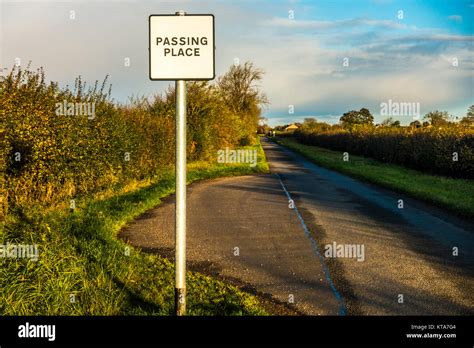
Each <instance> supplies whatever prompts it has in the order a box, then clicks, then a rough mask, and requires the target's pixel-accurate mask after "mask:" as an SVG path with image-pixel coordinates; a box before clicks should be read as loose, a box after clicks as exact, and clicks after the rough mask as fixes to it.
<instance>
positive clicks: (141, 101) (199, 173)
mask: <svg viewBox="0 0 474 348" xmlns="http://www.w3.org/2000/svg"><path fill="white" fill-rule="evenodd" d="M261 77H262V73H261V72H260V71H259V70H258V69H255V68H254V67H253V66H252V65H251V64H250V63H246V64H245V65H241V66H233V67H232V68H231V69H230V70H229V72H228V73H227V74H226V75H224V76H223V77H222V78H221V79H219V80H218V81H217V83H215V84H209V83H207V82H195V83H188V85H187V87H188V110H187V112H188V149H187V151H188V161H189V164H188V182H193V181H196V180H202V179H211V178H216V177H220V176H229V175H244V174H250V173H256V172H257V173H258V172H266V171H268V165H267V164H266V161H265V156H264V154H263V150H262V149H261V146H260V144H259V141H258V139H257V138H256V129H257V124H258V121H259V117H260V105H261V104H262V103H264V102H265V98H264V96H263V95H262V94H261V93H260V92H259V90H258V85H257V84H258V82H259V80H260V79H261ZM236 79H238V81H236ZM232 80H234V82H235V83H237V82H239V81H240V82H242V83H241V84H240V86H241V87H242V88H240V89H238V90H231V89H229V88H230V85H231V81H232ZM105 90H108V92H105ZM231 100H241V101H243V104H242V105H240V106H239V107H238V108H237V109H236V107H237V106H236V104H231V103H230V102H229V101H231ZM64 101H66V102H67V103H94V108H95V115H94V117H87V116H84V115H67V114H66V115H64V114H63V115H58V113H56V112H55V111H56V110H57V108H58V103H64ZM66 105H67V104H66ZM241 114H242V115H244V116H242V117H241V116H240V115H241ZM226 147H229V148H239V149H249V150H253V149H257V150H258V164H257V166H255V167H251V166H249V164H248V163H234V164H221V163H218V162H217V160H216V158H217V151H218V150H220V149H224V148H226ZM173 163H174V90H173V88H169V89H168V91H167V92H166V93H164V94H163V95H157V96H154V97H153V98H144V97H141V98H133V99H132V100H131V101H130V103H129V104H127V105H121V104H118V103H116V102H114V101H113V100H112V99H111V98H110V90H109V89H107V84H106V81H104V83H103V84H102V85H101V86H100V87H99V86H98V84H97V83H96V84H95V86H94V87H92V88H87V87H86V85H85V84H84V83H83V82H82V81H81V80H80V79H77V80H76V82H75V87H74V89H72V90H71V89H69V88H67V87H66V88H60V87H59V86H58V85H57V84H56V83H50V84H47V83H46V82H45V76H44V73H43V71H42V70H38V71H31V70H29V69H26V70H19V69H16V70H14V71H12V73H11V74H10V75H9V76H8V77H7V78H6V79H5V80H4V81H2V82H0V244H1V245H4V246H5V245H35V244H36V245H38V247H39V257H38V260H37V261H32V260H29V259H27V258H8V257H1V258H0V314H2V315H118V314H138V315H149V314H153V315H155V314H156V315H169V314H172V311H173V305H174V269H173V264H172V263H171V262H170V261H168V260H166V259H164V258H161V257H160V256H158V255H152V254H147V253H144V252H142V251H140V250H137V249H134V248H133V247H131V246H129V245H127V244H126V243H124V242H123V241H120V240H118V239H117V238H116V235H117V233H118V231H119V230H120V229H121V228H122V227H123V226H124V225H125V224H126V223H128V222H130V221H132V220H133V219H134V218H136V217H137V216H139V215H140V214H142V213H144V212H145V211H146V210H148V209H150V208H152V207H154V206H156V205H158V204H159V203H160V200H161V199H162V198H163V197H165V196H167V195H169V194H172V193H173V192H174V169H173ZM188 314H191V315H258V314H265V313H264V311H263V310H262V308H261V306H260V304H259V302H258V301H257V299H256V298H255V297H253V296H251V295H249V294H246V293H244V292H242V291H240V290H239V289H237V288H236V287H234V286H231V285H228V284H225V283H223V282H222V281H218V280H215V279H212V278H210V277H207V276H204V275H201V274H198V273H192V272H188Z"/></svg>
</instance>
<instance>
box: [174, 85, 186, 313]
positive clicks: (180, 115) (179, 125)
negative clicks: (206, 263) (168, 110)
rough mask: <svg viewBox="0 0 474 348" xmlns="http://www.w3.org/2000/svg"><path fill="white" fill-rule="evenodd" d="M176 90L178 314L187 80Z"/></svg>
mask: <svg viewBox="0 0 474 348" xmlns="http://www.w3.org/2000/svg"><path fill="white" fill-rule="evenodd" d="M175 86H176V87H175V92H176V222H175V230H176V256H175V267H176V270H175V272H176V280H175V282H176V283H175V296H174V308H175V314H176V315H184V314H185V313H186V81H184V80H178V81H176V84H175Z"/></svg>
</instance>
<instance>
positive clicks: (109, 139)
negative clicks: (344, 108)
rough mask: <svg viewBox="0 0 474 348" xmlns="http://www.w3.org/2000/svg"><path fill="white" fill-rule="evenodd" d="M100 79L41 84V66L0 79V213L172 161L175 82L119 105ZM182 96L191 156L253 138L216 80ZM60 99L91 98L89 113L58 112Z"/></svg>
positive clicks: (124, 179)
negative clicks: (156, 92)
mask: <svg viewBox="0 0 474 348" xmlns="http://www.w3.org/2000/svg"><path fill="white" fill-rule="evenodd" d="M258 77H259V78H260V75H259V76H258ZM106 80H107V78H106V79H105V80H104V82H103V83H102V85H101V86H100V87H99V86H98V84H97V82H96V84H95V85H94V87H92V88H88V89H86V85H85V83H83V82H82V81H81V79H80V78H78V79H76V81H75V87H74V89H73V90H71V89H69V88H68V87H66V88H59V86H58V84H57V83H53V82H52V83H50V84H47V83H46V82H45V75H44V72H43V70H42V69H39V70H37V71H32V70H30V69H29V68H26V70H22V69H20V68H15V69H14V70H13V71H12V72H11V73H10V75H9V76H8V77H7V78H6V79H5V80H4V81H2V82H0V197H1V198H0V217H1V216H2V215H4V210H5V209H6V207H7V206H8V204H9V205H13V206H14V205H22V204H26V203H31V202H41V203H54V202H59V201H64V200H66V199H70V198H73V197H75V196H77V195H87V194H90V193H93V192H98V191H101V190H102V189H105V188H113V187H114V185H125V184H127V183H128V182H130V181H133V180H142V179H146V178H152V177H154V176H156V175H159V173H160V172H162V171H163V169H165V168H166V167H169V166H172V165H173V163H174V156H175V153H174V141H175V140H174V137H175V130H174V116H175V115H174V107H175V94H174V88H169V89H168V90H167V91H166V92H165V93H164V94H163V95H158V96H155V97H154V98H153V99H152V100H151V101H149V100H147V99H146V98H135V99H132V100H131V103H129V104H127V105H119V104H117V103H114V102H113V101H112V100H111V99H110V88H109V90H108V92H105V87H106V84H107V83H106ZM187 100H188V103H187V120H188V131H187V134H188V159H189V160H190V161H194V160H212V159H213V158H215V156H216V155H217V150H218V149H222V148H225V147H234V146H237V145H238V144H239V140H240V139H242V138H248V139H252V138H253V137H255V132H256V130H257V128H256V127H257V126H256V125H255V127H254V128H255V129H251V128H249V127H248V124H245V122H242V120H241V117H243V116H241V115H240V114H239V113H236V112H233V109H234V108H235V105H234V104H233V105H232V106H231V105H229V104H228V103H227V102H226V99H225V98H224V93H223V92H222V91H221V89H220V87H219V86H218V85H211V84H209V83H207V82H190V83H188V84H187ZM65 102H66V103H91V104H89V105H94V106H95V116H94V117H88V116H87V115H82V116H80V115H67V113H66V114H65V112H63V114H61V113H58V112H57V111H58V110H59V109H58V107H60V106H61V105H64V103H65ZM66 105H68V104H66ZM77 105H79V104H77ZM253 107H254V112H255V113H259V112H260V110H259V109H258V107H257V106H256V105H253ZM89 110H90V109H89ZM7 203H8V204H7Z"/></svg>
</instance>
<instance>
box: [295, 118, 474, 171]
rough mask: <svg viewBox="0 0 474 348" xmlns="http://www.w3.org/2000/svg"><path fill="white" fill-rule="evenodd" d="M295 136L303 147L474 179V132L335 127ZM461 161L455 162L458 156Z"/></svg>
mask: <svg viewBox="0 0 474 348" xmlns="http://www.w3.org/2000/svg"><path fill="white" fill-rule="evenodd" d="M295 137H296V138H297V139H298V141H300V142H301V143H303V144H307V145H315V146H320V147H325V148H328V149H332V150H337V151H343V152H349V153H352V154H355V155H360V156H366V157H371V158H374V159H377V160H379V161H382V162H388V163H395V164H399V165H402V166H406V167H410V168H413V169H417V170H420V171H423V172H429V173H432V174H438V175H445V176H451V177H457V178H467V179H472V178H474V130H473V129H472V128H469V127H463V126H461V125H457V124H452V125H450V126H449V127H442V128H439V127H438V128H437V127H422V128H412V127H381V128H376V127H370V126H365V127H363V126H361V127H357V128H352V129H351V130H350V131H349V130H345V129H343V128H340V127H337V126H334V127H329V128H328V129H325V130H322V129H321V127H304V126H303V127H301V128H300V129H298V130H297V131H296V132H295ZM455 152H456V153H457V154H458V160H457V161H454V160H453V156H454V153H455Z"/></svg>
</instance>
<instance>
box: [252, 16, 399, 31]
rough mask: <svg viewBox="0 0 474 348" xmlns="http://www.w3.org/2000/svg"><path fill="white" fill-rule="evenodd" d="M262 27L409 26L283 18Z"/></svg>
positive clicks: (356, 20)
mask: <svg viewBox="0 0 474 348" xmlns="http://www.w3.org/2000/svg"><path fill="white" fill-rule="evenodd" d="M261 24H262V25H266V26H276V27H284V28H302V29H335V28H350V27H357V26H376V27H382V28H387V29H405V28H406V27H407V26H406V25H405V24H402V23H398V22H396V21H392V20H385V19H384V20H380V19H368V18H354V19H345V20H336V21H318V20H296V19H289V18H282V17H273V18H271V19H267V20H264V21H262V22H261Z"/></svg>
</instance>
